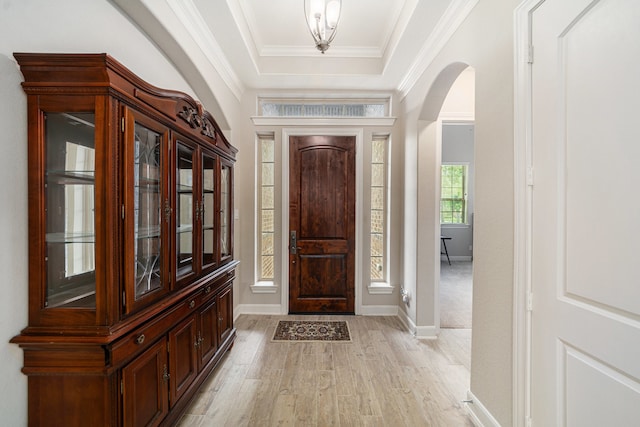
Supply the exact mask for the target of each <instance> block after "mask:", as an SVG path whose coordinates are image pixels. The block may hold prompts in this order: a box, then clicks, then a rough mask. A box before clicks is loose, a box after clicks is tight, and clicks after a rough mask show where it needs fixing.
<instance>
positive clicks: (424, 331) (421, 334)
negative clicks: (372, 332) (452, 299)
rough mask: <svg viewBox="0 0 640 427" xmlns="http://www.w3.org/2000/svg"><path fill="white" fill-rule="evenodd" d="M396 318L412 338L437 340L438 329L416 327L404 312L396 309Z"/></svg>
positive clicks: (433, 327)
mask: <svg viewBox="0 0 640 427" xmlns="http://www.w3.org/2000/svg"><path fill="white" fill-rule="evenodd" d="M398 318H399V319H400V321H401V322H402V323H403V324H404V326H405V327H406V328H407V330H408V331H409V333H411V335H413V336H414V337H416V338H422V339H435V338H438V329H437V328H436V327H435V326H416V324H415V323H414V322H413V320H411V318H410V317H409V316H408V315H407V313H406V312H405V311H404V310H400V309H398Z"/></svg>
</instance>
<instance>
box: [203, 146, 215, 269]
mask: <svg viewBox="0 0 640 427" xmlns="http://www.w3.org/2000/svg"><path fill="white" fill-rule="evenodd" d="M215 170H216V161H215V159H214V158H213V157H210V156H207V155H204V156H202V207H203V212H202V246H203V248H202V251H203V252H202V264H203V266H207V265H210V264H214V263H215V261H216V258H215V256H216V254H215V239H214V218H215V215H214V212H215V204H214V203H215V200H214V192H215Z"/></svg>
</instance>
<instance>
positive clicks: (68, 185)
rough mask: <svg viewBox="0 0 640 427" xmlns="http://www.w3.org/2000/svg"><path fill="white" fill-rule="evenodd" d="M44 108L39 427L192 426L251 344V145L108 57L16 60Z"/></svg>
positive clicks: (36, 143) (34, 105)
mask: <svg viewBox="0 0 640 427" xmlns="http://www.w3.org/2000/svg"><path fill="white" fill-rule="evenodd" d="M14 56H15V58H16V60H17V61H18V63H19V65H20V68H21V71H22V74H23V76H24V79H25V81H24V83H23V88H24V91H25V92H26V94H27V100H28V129H29V131H28V132H29V133H28V140H29V150H28V151H29V160H28V166H29V170H28V174H29V324H28V326H27V327H26V328H25V329H24V330H23V331H22V333H21V334H20V335H19V336H16V337H15V338H13V340H12V342H14V343H17V344H19V345H20V347H22V348H23V350H24V368H23V372H24V373H25V374H26V375H27V376H28V387H29V392H28V393H29V403H28V410H29V425H31V426H44V425H46V426H65V427H69V426H88V425H91V426H120V425H123V426H156V425H171V424H173V423H174V422H175V421H177V419H178V418H179V416H180V414H181V413H182V412H183V411H184V409H185V408H186V406H187V405H188V403H189V401H190V400H191V398H192V397H193V396H194V394H195V393H196V391H197V389H198V388H199V386H200V385H201V384H202V383H203V382H204V380H205V379H206V378H207V376H208V375H209V374H210V373H211V371H212V370H213V369H214V368H215V366H216V365H217V363H218V362H219V361H220V359H221V358H222V356H223V354H224V352H226V351H227V350H229V349H230V348H231V346H232V345H233V341H234V339H235V329H234V327H233V288H232V286H233V280H234V278H235V269H236V266H237V261H234V259H233V216H232V211H233V164H234V161H235V155H236V152H237V150H236V149H235V148H234V147H233V146H231V145H230V144H229V142H228V141H227V140H226V138H225V137H224V136H223V134H222V132H221V131H220V129H219V127H218V125H217V124H216V122H215V120H214V118H213V117H212V116H211V115H210V114H209V113H208V112H207V111H204V110H203V109H202V106H201V105H200V104H199V103H197V102H196V101H194V100H193V99H192V98H190V97H189V96H187V95H185V94H183V93H180V92H175V91H167V90H161V89H158V88H156V87H154V86H152V85H150V84H148V83H146V82H144V81H143V80H141V79H140V78H138V77H137V76H136V75H134V74H133V73H132V72H131V71H129V70H128V69H127V68H125V67H124V66H122V65H121V64H120V63H118V62H117V61H115V60H114V59H113V58H111V57H110V56H108V55H106V54H33V53H16V54H15V55H14Z"/></svg>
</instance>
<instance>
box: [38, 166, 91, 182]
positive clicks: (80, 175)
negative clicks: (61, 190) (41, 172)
mask: <svg viewBox="0 0 640 427" xmlns="http://www.w3.org/2000/svg"><path fill="white" fill-rule="evenodd" d="M47 184H58V185H94V184H95V171H67V170H49V171H47Z"/></svg>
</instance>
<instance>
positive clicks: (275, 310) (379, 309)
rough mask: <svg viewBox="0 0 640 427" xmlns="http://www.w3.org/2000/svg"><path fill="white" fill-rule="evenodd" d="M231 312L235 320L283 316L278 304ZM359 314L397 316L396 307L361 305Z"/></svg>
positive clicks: (238, 308)
mask: <svg viewBox="0 0 640 427" xmlns="http://www.w3.org/2000/svg"><path fill="white" fill-rule="evenodd" d="M233 311H234V313H233V314H234V318H235V319H237V318H238V316H240V315H241V314H269V315H274V314H275V315H277V314H283V313H282V306H281V305H280V304H238V306H237V307H236V308H234V310H233ZM285 314H286V313H285ZM359 314H360V315H362V316H398V306H397V305H363V306H362V308H361V312H360V313H359Z"/></svg>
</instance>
